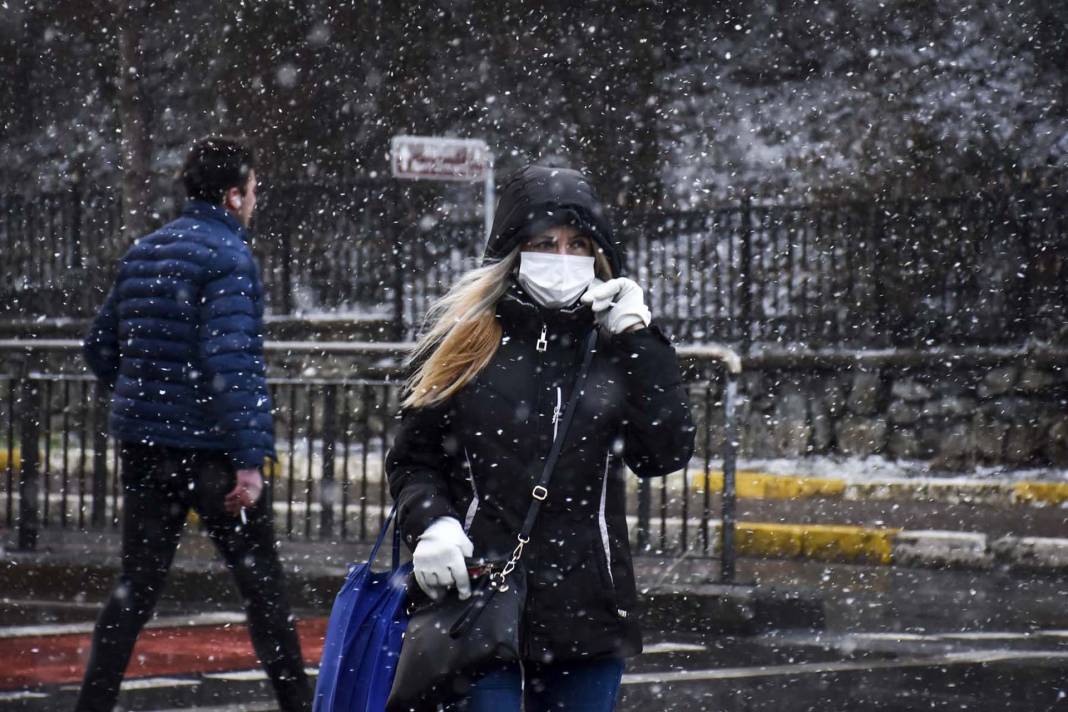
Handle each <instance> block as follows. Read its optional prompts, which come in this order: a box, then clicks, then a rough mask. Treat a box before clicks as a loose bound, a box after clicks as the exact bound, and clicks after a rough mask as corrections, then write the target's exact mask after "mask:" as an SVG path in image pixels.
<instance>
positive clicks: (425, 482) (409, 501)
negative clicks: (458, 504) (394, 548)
mask: <svg viewBox="0 0 1068 712" xmlns="http://www.w3.org/2000/svg"><path fill="white" fill-rule="evenodd" d="M400 419H401V422H400V427H399V428H398V430H397V434H396V437H395V438H394V440H393V446H392V447H391V448H390V450H389V453H387V455H386V477H387V478H388V480H389V492H390V495H391V496H392V497H393V501H394V502H396V503H397V516H398V520H399V526H400V530H401V535H402V536H403V537H404V541H405V542H406V543H407V544H408V546H409V548H413V549H414V548H415V543H416V541H417V540H418V539H419V536H420V535H421V534H422V533H423V531H424V530H426V528H427V527H428V526H430V523H431V522H432V521H434V520H435V519H437V518H438V517H455V518H456V519H458V520H459V519H460V516H459V515H458V514H457V512H456V508H455V507H454V506H453V501H452V497H451V496H450V495H449V476H450V473H451V472H452V471H453V470H452V468H453V463H454V459H453V452H452V451H454V450H455V441H454V440H453V439H452V438H451V436H450V434H449V427H450V421H451V415H450V409H449V407H448V406H447V405H440V406H432V407H427V408H412V409H410V410H405V411H403V412H402V413H401V416H400Z"/></svg>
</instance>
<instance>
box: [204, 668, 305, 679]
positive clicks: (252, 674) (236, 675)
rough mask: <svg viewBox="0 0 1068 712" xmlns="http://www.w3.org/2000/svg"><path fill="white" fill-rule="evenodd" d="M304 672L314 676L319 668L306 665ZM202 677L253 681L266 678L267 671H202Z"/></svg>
mask: <svg viewBox="0 0 1068 712" xmlns="http://www.w3.org/2000/svg"><path fill="white" fill-rule="evenodd" d="M304 672H305V674H307V675H309V676H311V677H315V676H316V675H318V674H319V668H314V667H307V668H304ZM202 677H204V678H206V679H208V680H229V681H231V682H254V681H257V680H266V679H267V673H265V672H264V671H263V670H260V669H258V668H257V669H253V670H227V671H226V672H208V673H204V675H202Z"/></svg>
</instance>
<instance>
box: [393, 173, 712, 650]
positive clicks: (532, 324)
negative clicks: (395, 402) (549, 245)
mask: <svg viewBox="0 0 1068 712" xmlns="http://www.w3.org/2000/svg"><path fill="white" fill-rule="evenodd" d="M561 173H563V178H562V179H559V180H557V178H558V177H559V176H560V175H561ZM554 181H555V182H554ZM499 206H500V207H499V208H498V213H497V215H498V219H497V220H496V221H495V222H494V229H493V235H492V236H491V239H490V245H489V247H488V248H487V250H486V252H487V255H486V256H487V258H489V259H492V258H494V257H498V256H501V255H505V254H508V253H509V252H510V251H511V250H512V249H513V248H514V247H515V246H517V245H518V244H520V242H521V240H523V239H525V237H526V236H528V232H529V227H530V224H531V223H532V222H537V221H540V220H542V219H545V218H547V217H548V219H549V220H552V221H555V222H557V223H558V224H559V223H561V222H568V223H572V224H576V225H577V226H579V227H580V228H581V229H583V230H584V232H586V234H588V235H590V236H591V237H593V238H594V239H595V240H596V242H597V243H598V245H600V246H601V247H602V248H603V249H604V250H605V253H606V256H607V257H608V258H609V261H610V262H611V264H612V265H613V268H614V269H615V270H616V274H618V273H619V272H618V269H619V265H620V264H621V260H620V254H619V250H618V248H617V246H616V245H615V243H614V241H613V238H612V233H611V230H610V229H609V226H608V224H607V222H605V221H604V220H603V217H602V216H601V209H600V202H599V201H598V200H597V198H596V194H595V193H593V191H592V190H591V189H590V188H589V185H588V184H587V183H586V182H585V180H583V179H582V177H581V176H580V175H579V174H578V173H575V172H574V171H566V172H562V171H560V170H559V169H546V168H528V169H526V170H525V171H523V172H521V173H520V174H519V175H518V176H517V177H516V178H513V179H512V180H511V181H510V182H509V183H508V184H507V185H506V186H505V188H504V189H503V191H502V195H501V200H500V203H499ZM496 316H497V318H498V319H499V320H500V324H501V329H502V338H501V343H500V346H499V347H498V349H497V351H496V353H495V355H494V356H493V358H492V360H491V361H490V363H489V364H488V365H487V366H486V367H485V368H484V369H483V370H482V371H481V372H480V373H479V374H478V375H477V376H476V377H475V378H474V379H473V380H471V381H470V382H469V383H468V384H467V385H466V386H464V388H463V389H461V390H460V391H458V392H457V393H456V394H455V395H454V396H453V397H452V398H450V399H449V400H448V401H446V402H444V403H442V404H439V405H436V406H432V407H424V408H416V409H410V410H407V411H405V412H403V413H402V414H401V423H400V427H399V430H398V432H397V435H396V438H395V440H394V444H393V447H392V449H391V450H390V452H389V454H388V456H387V464H386V471H387V476H388V479H389V487H390V492H391V493H392V495H393V498H394V500H395V501H396V502H397V503H398V507H399V516H400V527H401V532H402V535H403V537H404V539H405V541H406V543H407V544H408V545H409V546H410V547H411V548H413V549H414V547H415V545H416V543H417V540H418V538H419V536H420V535H421V534H422V533H423V531H424V530H425V529H426V528H427V526H429V525H430V523H431V522H433V521H434V520H435V519H437V518H438V517H455V518H456V519H458V520H459V521H460V522H461V523H463V524H464V527H465V529H467V531H468V536H469V537H470V539H471V540H472V542H473V543H474V546H475V557H477V558H484V559H486V560H488V561H499V560H503V559H507V558H508V556H509V554H510V553H511V551H512V549H513V548H514V547H515V544H516V535H517V534H518V533H519V530H520V527H521V525H522V520H523V518H524V516H525V514H526V512H527V509H528V507H529V506H530V502H531V490H532V488H533V486H534V485H535V484H536V482H537V478H538V476H539V474H540V472H541V466H542V463H543V462H544V460H545V458H546V456H547V455H548V453H549V450H550V448H551V445H552V442H553V438H554V437H555V434H556V432H555V431H556V429H557V423H558V420H559V418H560V410H561V408H562V407H563V405H564V404H566V403H567V402H568V398H569V397H570V395H571V393H570V391H571V386H572V384H573V382H574V380H575V377H576V375H577V371H578V367H579V364H580V362H581V357H582V353H581V351H582V346H583V343H584V340H585V338H584V337H585V335H587V334H588V333H589V332H590V330H591V329H593V328H594V319H593V313H592V311H591V310H590V308H589V307H588V306H586V305H582V304H581V303H579V304H576V305H573V306H571V307H566V308H564V309H546V308H543V307H541V306H540V305H538V304H537V303H536V302H535V301H534V300H533V299H532V298H531V297H530V296H528V295H527V294H526V293H525V292H524V291H523V290H522V289H521V288H520V287H519V286H518V285H517V284H515V283H513V284H512V285H511V286H510V287H509V290H508V292H507V293H506V294H505V296H504V297H502V298H501V300H500V301H499V302H498V305H497V309H496ZM542 336H544V339H545V348H544V350H539V349H538V342H539V338H540V337H542ZM693 440H694V429H693V424H692V421H691V417H690V409H689V404H688V401H687V395H686V389H685V386H684V385H683V383H682V380H681V376H680V372H679V365H678V360H677V358H676V356H675V352H674V349H673V348H672V347H671V345H670V343H669V342H668V340H667V339H666V338H665V337H664V335H663V334H662V333H661V332H660V330H659V329H658V328H657V327H656V326H655V324H654V325H652V326H650V327H648V328H644V329H640V330H637V331H632V332H628V333H623V334H618V335H610V334H608V333H606V332H603V331H602V332H601V333H600V335H599V339H598V345H597V351H596V353H595V355H594V358H593V362H592V364H591V367H590V373H589V376H588V380H587V383H586V388H585V389H584V393H583V396H582V398H581V400H580V401H579V402H578V405H577V411H576V413H575V415H574V419H573V421H572V424H571V429H570V431H569V432H568V433H567V438H566V441H565V443H564V446H563V450H562V453H561V455H560V459H559V462H558V463H557V466H556V469H555V471H554V473H553V477H552V480H551V482H550V484H549V487H548V489H549V495H548V498H547V499H546V500H545V502H544V504H543V506H542V509H541V513H540V515H539V517H538V520H537V523H536V524H535V526H534V530H533V533H532V535H531V541H530V543H529V544H527V546H526V548H525V551H524V553H523V564H524V565H525V566H526V567H527V572H528V598H527V605H526V610H525V619H524V621H523V624H524V625H523V627H522V633H523V640H524V649H525V658H526V659H528V660H535V661H540V662H550V661H567V660H577V659H589V658H596V657H607V656H616V657H618V656H627V655H634V654H637V653H639V652H641V634H640V631H639V628H638V621H637V616H636V611H635V605H636V603H637V594H636V590H635V581H634V568H633V564H632V560H631V552H630V544H629V539H628V536H627V521H626V503H625V477H624V473H625V470H624V467H623V466H624V465H626V466H627V467H628V468H630V470H631V471H633V472H634V473H636V474H637V475H638V476H639V477H656V476H661V475H665V474H668V473H670V472H674V471H676V470H679V469H681V468H682V467H683V466H684V465H685V463H686V462H687V461H688V460H689V458H690V456H691V454H692V451H693Z"/></svg>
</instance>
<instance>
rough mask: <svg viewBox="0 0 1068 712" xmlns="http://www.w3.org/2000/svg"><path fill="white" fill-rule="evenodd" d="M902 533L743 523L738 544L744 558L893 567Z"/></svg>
mask: <svg viewBox="0 0 1068 712" xmlns="http://www.w3.org/2000/svg"><path fill="white" fill-rule="evenodd" d="M900 531H901V530H900V529H872V528H867V527H854V526H840V525H832V524H777V523H771V522H739V523H738V525H737V527H736V529H735V543H736V546H737V548H738V553H739V554H740V555H742V556H761V557H768V558H796V557H804V558H808V559H817V560H819V561H845V562H867V563H875V564H890V563H892V562H893V544H894V537H895V536H897V534H898V532H900Z"/></svg>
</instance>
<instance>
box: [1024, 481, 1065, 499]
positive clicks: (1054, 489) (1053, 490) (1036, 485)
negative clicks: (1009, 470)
mask: <svg viewBox="0 0 1068 712" xmlns="http://www.w3.org/2000/svg"><path fill="white" fill-rule="evenodd" d="M1012 498H1013V500H1014V501H1016V502H1027V503H1028V504H1063V503H1064V502H1068V482H1017V483H1016V484H1015V485H1013V488H1012Z"/></svg>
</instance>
